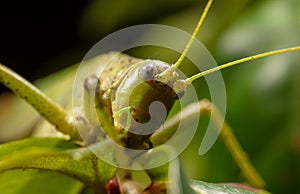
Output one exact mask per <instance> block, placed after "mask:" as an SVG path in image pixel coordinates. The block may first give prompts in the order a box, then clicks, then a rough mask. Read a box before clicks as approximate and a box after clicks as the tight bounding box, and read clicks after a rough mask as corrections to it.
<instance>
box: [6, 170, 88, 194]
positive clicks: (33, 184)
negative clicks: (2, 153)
mask: <svg viewBox="0 0 300 194" xmlns="http://www.w3.org/2000/svg"><path fill="white" fill-rule="evenodd" d="M83 187H84V185H83V184H82V183H81V182H80V181H77V180H75V179H72V178H70V177H68V176H65V175H61V174H58V173H56V172H51V171H41V170H10V171H6V172H2V173H0V191H1V193H3V194H24V193H30V194H40V193H43V194H53V193H55V194H77V193H79V192H81V190H82V189H83Z"/></svg>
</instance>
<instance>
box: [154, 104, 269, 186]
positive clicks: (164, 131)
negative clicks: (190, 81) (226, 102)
mask: <svg viewBox="0 0 300 194" xmlns="http://www.w3.org/2000/svg"><path fill="white" fill-rule="evenodd" d="M195 107H196V108H195ZM198 107H199V108H198ZM213 109H214V113H215V114H211V113H212V110H213ZM199 112H200V114H202V115H203V114H204V115H208V116H210V117H211V118H212V119H213V122H214V123H215V124H216V125H218V126H220V127H221V133H220V136H221V138H222V140H223V142H224V144H225V145H226V147H227V149H228V150H229V152H230V153H231V155H232V157H233V159H234V160H235V162H236V163H237V165H238V166H239V168H240V169H241V171H242V173H243V175H244V176H245V178H246V179H247V180H248V182H249V183H250V184H251V185H252V186H255V187H258V188H263V187H265V182H264V180H263V179H262V178H261V176H260V175H259V173H258V172H257V171H256V169H255V168H254V166H253V165H252V164H251V162H250V161H249V159H248V156H247V154H246V153H245V151H244V150H243V149H242V147H241V145H240V144H239V142H238V140H237V139H236V137H235V135H234V133H233V130H232V128H231V127H230V126H229V125H228V123H227V122H226V121H224V123H222V122H223V120H224V119H223V116H222V115H221V114H220V113H219V111H218V109H217V107H215V106H214V105H213V104H211V103H210V102H209V101H208V100H201V101H199V102H195V103H192V104H191V105H189V106H187V107H186V108H184V109H183V110H182V112H181V113H177V114H176V115H175V116H174V117H173V118H171V119H169V120H167V121H166V123H165V124H164V125H163V126H162V127H160V128H159V129H158V130H157V131H156V132H155V133H154V134H153V135H152V136H151V138H150V140H151V142H152V143H153V146H154V147H156V146H158V145H161V144H164V143H166V142H167V141H168V140H169V139H170V138H171V137H172V136H173V135H174V134H175V132H176V130H177V128H178V125H179V124H180V123H182V122H183V123H185V122H186V123H188V122H189V121H190V120H191V119H197V118H196V117H197V116H198V115H199Z"/></svg>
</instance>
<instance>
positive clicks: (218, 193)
mask: <svg viewBox="0 0 300 194" xmlns="http://www.w3.org/2000/svg"><path fill="white" fill-rule="evenodd" d="M190 185H191V186H192V188H193V189H194V190H195V191H196V192H197V193H214V194H224V193H230V194H251V193H254V192H251V191H247V190H244V189H240V188H237V187H232V186H228V185H225V184H215V183H207V182H203V181H195V180H192V181H190Z"/></svg>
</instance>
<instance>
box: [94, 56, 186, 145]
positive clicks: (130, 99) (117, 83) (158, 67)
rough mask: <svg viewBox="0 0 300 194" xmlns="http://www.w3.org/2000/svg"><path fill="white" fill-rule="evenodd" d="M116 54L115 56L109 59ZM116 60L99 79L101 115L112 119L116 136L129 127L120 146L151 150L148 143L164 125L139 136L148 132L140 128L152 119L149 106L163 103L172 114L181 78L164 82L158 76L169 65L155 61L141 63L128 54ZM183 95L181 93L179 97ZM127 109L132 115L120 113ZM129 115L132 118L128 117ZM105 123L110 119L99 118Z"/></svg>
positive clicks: (126, 112) (173, 77)
mask: <svg viewBox="0 0 300 194" xmlns="http://www.w3.org/2000/svg"><path fill="white" fill-rule="evenodd" d="M113 54H116V53H110V54H109V55H111V56H112V55H113ZM115 58H116V59H118V60H114V59H112V60H111V61H110V62H109V63H108V64H107V65H106V67H105V68H104V70H103V72H102V74H101V76H100V77H99V83H98V93H97V99H96V100H98V105H99V106H98V108H99V109H98V112H102V113H103V111H105V112H106V114H108V115H110V117H111V118H113V119H112V122H113V123H112V125H113V126H114V128H115V131H116V132H117V135H121V134H124V130H125V128H126V127H127V126H128V124H129V126H128V127H129V132H125V135H124V136H122V137H121V142H122V143H124V145H125V146H126V147H128V148H134V149H145V148H149V147H151V143H150V142H149V141H148V139H149V137H150V136H151V134H152V133H153V132H154V131H155V129H157V128H159V127H160V125H161V124H163V122H160V123H156V126H152V127H153V129H152V132H151V133H150V134H149V133H147V134H145V135H140V134H143V131H145V130H146V129H145V128H140V125H139V124H141V123H146V122H148V121H149V120H150V119H151V116H150V114H149V106H150V105H151V103H152V102H155V101H159V102H162V103H163V105H164V106H165V108H166V112H167V113H168V112H169V111H170V110H171V108H172V107H173V104H174V102H175V101H176V99H178V96H177V94H176V92H175V91H174V90H173V89H172V87H173V85H174V83H175V82H176V81H177V80H178V79H179V76H178V74H177V73H173V74H172V76H169V77H168V78H167V79H165V80H164V82H162V81H160V80H159V76H158V75H159V74H161V73H162V72H164V71H165V70H167V69H169V68H170V65H169V64H167V63H164V62H161V61H156V60H141V59H137V58H133V57H130V56H128V55H125V54H118V57H115ZM166 80H167V81H166ZM181 90H182V91H183V90H184V89H183V88H182V89H181ZM182 91H180V92H179V95H181V93H182ZM124 108H129V109H130V111H124V112H122V113H121V112H120V110H122V109H124ZM129 109H128V110H129ZM128 114H131V116H130V117H128ZM157 114H159V113H157ZM128 118H130V121H128ZM103 119H107V118H103V116H102V117H101V116H100V115H99V120H100V121H101V122H102V120H103ZM130 131H134V132H135V133H132V132H130ZM147 144H148V145H147Z"/></svg>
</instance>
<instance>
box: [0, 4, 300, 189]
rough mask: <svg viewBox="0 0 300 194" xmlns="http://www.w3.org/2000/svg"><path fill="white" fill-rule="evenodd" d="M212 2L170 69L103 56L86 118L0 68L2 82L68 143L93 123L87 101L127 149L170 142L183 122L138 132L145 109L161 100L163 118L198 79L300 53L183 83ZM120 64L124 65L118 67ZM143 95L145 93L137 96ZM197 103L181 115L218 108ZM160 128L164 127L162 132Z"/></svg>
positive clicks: (250, 173) (89, 86) (240, 155)
mask: <svg viewBox="0 0 300 194" xmlns="http://www.w3.org/2000/svg"><path fill="white" fill-rule="evenodd" d="M212 2H213V1H212V0H209V1H208V3H207V5H206V7H205V10H204V12H203V14H202V16H201V17H200V19H199V22H198V24H197V26H196V28H195V30H194V32H193V34H192V36H191V39H190V40H189V42H188V43H187V46H186V47H185V49H184V51H183V52H182V54H181V56H180V58H179V59H178V60H177V61H176V62H175V63H174V64H169V63H165V62H162V61H158V60H143V59H137V58H134V57H131V56H127V55H124V54H118V55H119V57H120V58H122V60H121V59H120V58H118V60H117V61H113V59H112V58H113V56H115V54H116V53H110V54H107V55H105V56H103V59H102V62H103V63H107V61H110V62H109V63H108V64H107V65H106V66H105V68H104V70H103V72H102V74H101V76H100V77H98V76H97V75H96V76H95V75H93V76H90V77H87V78H86V79H85V83H84V88H85V92H86V93H85V94H84V98H85V102H86V105H85V115H86V117H87V118H73V117H72V116H70V115H68V114H67V113H66V112H65V111H64V110H63V109H62V108H61V107H60V106H59V105H57V104H56V103H55V102H53V101H52V100H51V99H49V98H48V97H47V96H46V95H44V94H43V93H42V92H40V91H39V90H38V89H37V88H35V87H34V86H32V85H31V84H30V83H29V82H27V81H26V80H24V79H23V78H21V77H19V76H18V75H17V74H15V73H13V72H12V71H11V70H9V69H7V68H6V67H4V66H2V65H1V71H0V73H1V74H0V81H1V82H2V83H3V84H4V85H6V86H7V87H9V88H10V89H11V90H12V91H14V92H15V93H16V94H18V95H19V96H21V97H22V98H24V99H25V100H27V101H28V102H29V103H30V104H31V105H32V106H33V107H34V108H35V109H36V110H37V111H38V112H39V113H40V114H41V115H42V116H43V117H45V118H46V119H47V120H49V121H50V123H52V124H53V125H55V126H56V128H57V129H58V130H59V131H61V132H62V133H64V134H67V135H69V137H70V139H71V140H77V141H82V136H81V134H79V133H78V131H77V130H76V124H75V123H76V122H78V121H82V120H83V122H84V123H85V122H86V123H87V124H83V125H84V127H85V128H88V127H89V124H90V123H93V121H94V120H95V118H93V117H91V116H89V109H91V108H95V107H93V106H91V104H90V102H94V103H95V104H96V113H97V118H96V119H99V120H100V123H101V127H102V128H103V130H104V131H105V132H106V134H108V135H109V136H110V137H111V138H113V139H114V140H115V141H116V142H118V143H119V144H120V145H122V146H124V147H126V148H130V149H137V150H145V151H147V150H149V149H152V148H153V147H157V146H159V145H161V144H164V143H165V142H166V141H167V140H168V139H169V138H171V137H172V136H173V135H174V133H175V132H174V130H176V125H177V124H178V122H179V121H180V120H181V119H182V118H180V117H178V116H175V117H174V119H170V121H165V119H162V120H159V116H158V118H157V119H158V121H157V122H155V123H154V124H153V125H152V126H151V127H152V128H150V129H147V130H146V132H145V129H144V128H141V127H140V124H141V123H147V122H148V121H149V120H151V119H153V116H155V115H154V114H153V115H152V114H150V113H149V108H150V107H151V104H152V103H153V102H155V101H160V102H161V103H162V104H163V105H164V106H165V108H166V114H168V113H169V111H170V110H171V108H172V107H173V104H174V103H175V101H176V100H177V99H180V98H181V97H182V96H183V95H184V93H185V90H186V88H187V87H189V85H191V83H192V82H193V81H194V80H197V79H198V78H200V77H203V76H206V75H208V74H211V73H213V72H216V71H219V70H221V69H224V68H227V67H230V66H234V65H238V64H241V63H243V62H247V61H251V60H255V59H258V58H262V57H266V56H271V55H275V54H280V53H285V52H291V51H298V50H300V46H296V47H290V48H286V49H280V50H275V51H271V52H266V53H262V54H258V55H254V56H250V57H246V58H243V59H240V60H236V61H233V62H229V63H226V64H223V65H220V66H218V67H215V68H212V69H209V70H207V71H204V72H201V73H198V74H195V75H193V76H191V77H189V78H186V79H182V78H180V77H179V76H178V73H177V72H176V71H177V69H178V67H179V66H180V65H181V64H182V63H183V61H184V59H185V57H186V55H187V53H188V51H189V49H190V47H191V44H192V43H193V41H194V39H195V38H196V35H197V33H198V31H199V30H200V28H201V26H202V24H203V22H204V20H205V18H206V15H207V13H208V11H209V9H210V7H211V5H212ZM121 61H125V62H124V63H122V62H121ZM97 65H98V64H97ZM99 65H101V64H99ZM116 75H118V76H116ZM136 80H138V81H139V83H140V80H142V84H140V85H138V87H135V88H134V90H133V91H132V92H131V94H130V95H131V96H130V97H129V104H127V102H126V101H127V100H128V95H129V94H126V92H127V91H128V88H131V87H133V86H134V85H135V82H136ZM94 89H96V93H94ZM141 91H142V92H143V93H141ZM136 96H138V98H136ZM197 104H198V105H200V108H199V109H195V110H194V109H190V108H187V109H185V110H183V113H184V114H185V115H186V116H185V117H189V116H191V117H192V116H193V115H195V114H196V113H198V112H199V111H202V112H210V111H211V110H212V109H216V107H214V105H212V104H210V103H209V102H208V101H200V102H198V103H197ZM92 105H93V103H92ZM188 109H190V110H192V111H189V110H188ZM156 115H157V113H156ZM212 117H214V118H215V121H216V123H218V125H220V126H222V125H223V123H222V119H220V118H222V116H221V115H218V114H216V115H212ZM220 120H221V121H220ZM165 122H166V123H165ZM162 125H163V126H164V127H161V126H162ZM174 126H175V127H174ZM222 131H223V132H222V133H223V134H224V135H223V136H224V137H225V134H227V137H231V139H229V140H228V141H227V142H231V143H228V146H229V148H230V149H231V150H233V151H232V153H233V157H234V158H235V159H236V160H237V163H238V164H240V166H241V169H242V171H243V172H244V175H245V176H246V177H247V179H248V181H249V182H251V184H253V185H255V186H257V187H263V186H264V183H263V180H262V179H261V178H260V176H259V174H258V173H257V172H256V171H255V169H254V168H253V167H252V165H251V164H250V163H249V161H248V160H247V157H246V156H245V155H244V152H243V151H242V150H241V148H240V146H239V145H238V143H237V142H236V140H235V138H234V136H233V135H232V133H231V129H230V127H229V126H228V125H227V124H226V123H224V125H223V127H222ZM228 134H230V135H228ZM93 135H95V133H94V131H92V136H93ZM221 135H222V134H221ZM162 137H163V138H162ZM92 138H93V137H92ZM95 141H96V140H92V141H91V142H89V143H91V144H93V143H95ZM232 142H234V143H232ZM230 146H231V147H230Z"/></svg>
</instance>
